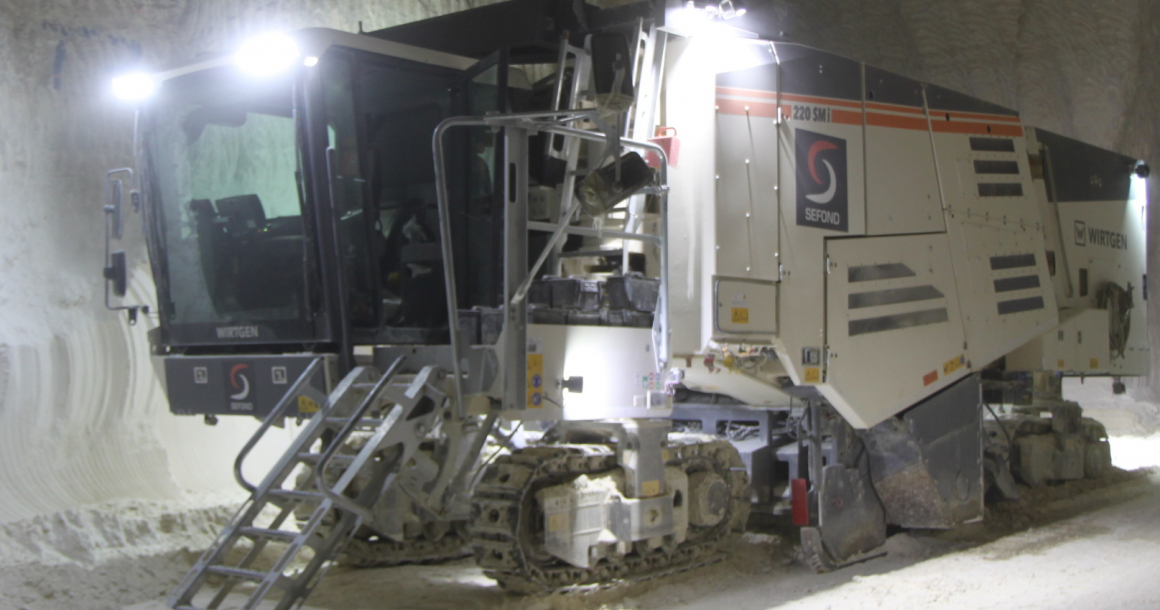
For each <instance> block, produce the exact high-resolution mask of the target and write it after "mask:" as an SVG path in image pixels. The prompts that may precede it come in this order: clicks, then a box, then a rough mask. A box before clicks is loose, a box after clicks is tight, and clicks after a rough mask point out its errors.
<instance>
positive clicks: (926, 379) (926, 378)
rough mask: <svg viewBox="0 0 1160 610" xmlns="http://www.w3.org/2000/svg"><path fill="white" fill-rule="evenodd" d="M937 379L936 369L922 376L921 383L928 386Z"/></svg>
mask: <svg viewBox="0 0 1160 610" xmlns="http://www.w3.org/2000/svg"><path fill="white" fill-rule="evenodd" d="M936 381H938V371H931V372H929V373H927V374H925V375H923V376H922V385H924V386H928V385H930V384H932V383H934V382H936Z"/></svg>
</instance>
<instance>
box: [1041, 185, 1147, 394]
mask: <svg viewBox="0 0 1160 610" xmlns="http://www.w3.org/2000/svg"><path fill="white" fill-rule="evenodd" d="M1141 182H1142V181H1141ZM1143 190H1144V187H1143V184H1142V183H1141V184H1140V185H1139V187H1138V191H1139V192H1140V193H1141V194H1142V193H1143ZM1145 209H1146V206H1145V204H1144V200H1143V198H1142V197H1141V198H1138V199H1132V200H1129V201H1127V202H1102V201H1101V202H1087V203H1082V202H1075V203H1060V204H1059V215H1060V220H1061V222H1062V224H1063V226H1064V228H1065V230H1067V231H1068V234H1067V237H1070V239H1065V240H1064V250H1065V251H1066V253H1067V257H1068V261H1069V262H1070V266H1071V273H1072V281H1073V284H1074V286H1075V291H1076V292H1075V294H1076V297H1077V298H1078V299H1079V301H1080V302H1081V304H1082V307H1084V308H1089V307H1090V308H1095V307H1098V306H1101V305H1102V304H1101V303H1099V294H1100V291H1101V289H1103V288H1104V287H1105V286H1106V285H1107V284H1109V283H1115V284H1117V285H1119V286H1120V287H1121V288H1123V289H1125V290H1129V291H1130V292H1131V301H1132V307H1131V308H1130V309H1127V312H1126V316H1125V320H1124V321H1125V322H1127V324H1126V326H1127V328H1126V329H1125V330H1127V333H1126V339H1125V340H1124V342H1123V343H1124V345H1123V350H1122V351H1123V353H1122V354H1121V353H1120V350H1113V352H1112V353H1111V356H1110V359H1109V360H1108V361H1107V366H1105V365H1103V364H1102V363H1101V366H1099V367H1096V368H1098V370H1102V371H1106V372H1108V373H1111V374H1115V375H1145V374H1147V373H1148V353H1149V349H1148V332H1147V331H1148V324H1147V307H1146V306H1145V303H1144V298H1143V294H1142V289H1141V286H1142V285H1143V282H1144V273H1145V271H1146V268H1145V264H1146V263H1145V254H1144V249H1145V246H1146V244H1145V229H1144V221H1145V219H1144V214H1145ZM1129 285H1130V288H1129ZM1104 306H1106V305H1104ZM1100 314H1102V315H1103V316H1105V317H1107V319H1108V324H1107V325H1106V326H1107V327H1108V329H1109V330H1113V328H1112V327H1114V326H1116V325H1117V320H1116V319H1117V317H1118V315H1119V314H1118V312H1117V310H1116V308H1114V307H1110V308H1108V309H1107V310H1104V309H1100ZM1120 326H1121V328H1122V327H1123V326H1124V324H1123V323H1120ZM1108 337H1109V335H1108V334H1104V335H1102V336H1100V337H1099V338H1098V340H1099V341H1101V342H1104V343H1105V347H1107V345H1106V343H1107V342H1108V341H1109V339H1108ZM1092 340H1093V341H1094V340H1097V338H1096V337H1092ZM1079 370H1083V369H1082V368H1080V369H1079ZM1089 374H1091V373H1090V372H1089Z"/></svg>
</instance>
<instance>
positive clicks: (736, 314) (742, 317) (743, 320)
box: [731, 307, 749, 324]
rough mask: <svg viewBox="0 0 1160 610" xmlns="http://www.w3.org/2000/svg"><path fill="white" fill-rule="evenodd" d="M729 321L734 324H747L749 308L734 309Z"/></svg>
mask: <svg viewBox="0 0 1160 610" xmlns="http://www.w3.org/2000/svg"><path fill="white" fill-rule="evenodd" d="M731 320H732V322H733V323H734V324H749V308H748V307H734V308H733V315H732V316H731Z"/></svg>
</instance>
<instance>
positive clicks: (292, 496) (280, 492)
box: [268, 489, 325, 502]
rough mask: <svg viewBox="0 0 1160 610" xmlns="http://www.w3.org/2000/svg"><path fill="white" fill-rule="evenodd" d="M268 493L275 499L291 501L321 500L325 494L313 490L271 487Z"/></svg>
mask: <svg viewBox="0 0 1160 610" xmlns="http://www.w3.org/2000/svg"><path fill="white" fill-rule="evenodd" d="M268 493H269V495H270V496H272V497H273V498H274V499H275V500H288V501H291V502H321V501H322V500H323V499H324V498H325V496H323V495H322V494H320V493H316V492H313V491H297V490H294V489H271V490H270V491H269V492H268Z"/></svg>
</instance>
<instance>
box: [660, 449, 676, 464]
mask: <svg viewBox="0 0 1160 610" xmlns="http://www.w3.org/2000/svg"><path fill="white" fill-rule="evenodd" d="M671 459H673V454H672V453H671V452H669V450H668V449H661V461H662V462H667V461H669V460H671Z"/></svg>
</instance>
